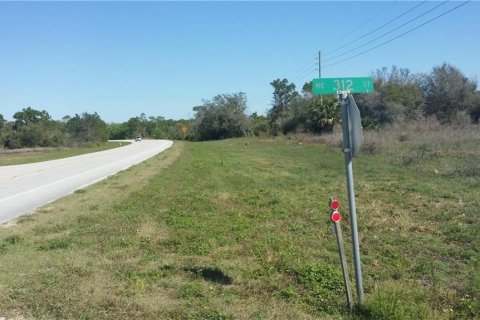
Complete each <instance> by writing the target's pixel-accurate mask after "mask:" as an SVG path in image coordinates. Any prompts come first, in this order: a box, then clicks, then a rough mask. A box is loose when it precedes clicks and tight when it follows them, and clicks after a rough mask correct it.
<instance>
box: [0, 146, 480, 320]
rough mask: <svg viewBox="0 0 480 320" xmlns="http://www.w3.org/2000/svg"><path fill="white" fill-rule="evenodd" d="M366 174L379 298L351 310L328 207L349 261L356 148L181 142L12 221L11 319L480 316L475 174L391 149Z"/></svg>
mask: <svg viewBox="0 0 480 320" xmlns="http://www.w3.org/2000/svg"><path fill="white" fill-rule="evenodd" d="M174 160H176V161H174ZM166 166H168V168H167V169H165V167H166ZM354 174H355V179H356V180H355V182H356V191H357V206H358V208H357V210H358V215H359V218H358V219H359V228H360V241H361V251H362V259H363V268H364V286H365V293H366V305H365V306H364V307H363V308H358V309H357V310H356V311H355V313H354V314H353V315H350V314H349V313H347V312H346V309H345V298H344V293H343V285H342V278H341V272H340V266H339V262H338V253H337V248H336V242H335V238H334V235H333V233H332V228H331V224H330V222H329V220H328V209H327V201H328V198H329V197H330V196H336V197H338V198H339V199H340V201H341V203H342V206H341V211H342V212H343V213H344V221H343V223H342V226H343V228H344V234H345V236H346V238H347V239H346V240H347V252H348V255H349V261H350V262H351V259H350V257H351V244H350V242H349V241H348V240H349V224H348V223H349V221H348V210H347V209H346V207H347V202H346V194H345V179H344V176H345V174H344V164H343V155H342V153H341V151H340V150H338V149H329V148H326V147H324V146H321V145H319V144H317V143H313V142H312V143H308V142H303V143H300V142H299V141H298V140H296V139H291V140H286V139H269V140H267V139H265V140H256V139H250V140H245V139H238V140H226V141H220V142H205V143H176V144H175V145H174V147H173V149H172V150H169V151H167V152H166V153H165V154H162V155H160V156H159V157H156V158H154V159H151V160H148V161H147V162H145V163H143V164H141V165H139V166H136V167H134V168H131V169H129V170H127V171H126V172H123V173H121V174H120V175H117V176H115V177H113V178H111V179H108V180H106V181H103V182H101V183H99V184H97V185H95V186H93V187H91V188H88V189H86V190H85V191H84V192H78V193H76V194H74V195H72V196H70V197H67V198H65V199H62V200H60V201H57V202H55V203H53V204H51V205H49V206H48V207H46V208H43V209H41V210H40V211H39V212H38V213H36V214H35V215H29V216H26V217H25V218H23V219H22V220H23V221H20V222H19V223H18V224H17V225H16V226H13V227H10V228H6V229H2V230H0V270H1V272H0V290H1V291H2V293H4V294H3V295H2V297H1V298H0V310H2V312H3V313H4V314H0V315H5V316H7V317H15V316H16V317H19V318H21V317H23V318H27V319H28V318H40V319H42V318H43V319H50V318H61V319H99V318H104V319H124V318H130V317H131V318H139V319H319V318H320V319H342V318H345V319H349V318H354V319H357V318H358V319H474V318H475V317H478V316H479V314H480V312H479V308H480V306H479V303H478V301H479V292H480V275H479V271H478V270H479V268H478V267H479V265H478V264H479V262H478V261H479V253H478V250H479V249H478V247H479V246H478V240H479V237H480V235H479V228H478V226H479V223H480V221H479V220H480V218H479V216H478V215H477V214H476V212H477V211H476V210H477V209H476V208H478V205H479V200H478V196H477V195H478V187H479V186H478V182H475V180H474V179H471V177H470V178H469V179H468V180H465V179H464V178H462V177H446V176H443V175H438V174H435V173H434V172H432V173H430V172H428V171H424V170H416V169H415V168H412V167H410V166H399V165H398V164H397V162H396V160H395V158H394V157H391V156H382V155H378V154H376V155H363V156H360V157H358V158H357V159H355V162H354Z"/></svg>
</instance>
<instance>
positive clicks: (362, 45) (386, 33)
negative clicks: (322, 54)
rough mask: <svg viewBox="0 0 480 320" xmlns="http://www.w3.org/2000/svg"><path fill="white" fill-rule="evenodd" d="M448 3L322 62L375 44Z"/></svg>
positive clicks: (443, 3) (442, 3)
mask: <svg viewBox="0 0 480 320" xmlns="http://www.w3.org/2000/svg"><path fill="white" fill-rule="evenodd" d="M449 1H450V0H446V1H443V2H441V3H440V4H439V5H437V6H435V7H433V8H431V9H429V10H427V11H425V12H424V13H422V14H420V15H418V16H416V17H414V18H412V19H410V20H408V21H407V22H405V23H403V24H401V25H400V26H398V27H396V28H394V29H392V30H390V31H388V32H385V33H383V34H382V35H380V36H378V37H376V38H375V39H372V40H370V41H367V42H365V43H364V44H361V45H359V46H357V47H355V48H353V49H350V50H348V51H345V52H343V53H341V54H338V55H335V56H333V57H331V58H328V59H325V60H322V62H327V61H330V60H333V59H336V58H338V57H341V56H344V55H346V54H348V53H350V52H353V51H355V50H358V49H360V48H363V47H365V46H367V45H369V44H370V43H373V42H375V41H377V40H379V39H381V38H383V37H385V36H388V35H389V34H392V33H393V32H395V31H397V30H399V29H401V28H403V27H405V26H406V25H408V24H410V23H412V22H414V21H415V20H418V19H420V18H421V17H423V16H425V15H427V14H429V13H430V12H432V11H434V10H436V9H438V8H439V7H441V6H443V5H445V4H447V2H449Z"/></svg>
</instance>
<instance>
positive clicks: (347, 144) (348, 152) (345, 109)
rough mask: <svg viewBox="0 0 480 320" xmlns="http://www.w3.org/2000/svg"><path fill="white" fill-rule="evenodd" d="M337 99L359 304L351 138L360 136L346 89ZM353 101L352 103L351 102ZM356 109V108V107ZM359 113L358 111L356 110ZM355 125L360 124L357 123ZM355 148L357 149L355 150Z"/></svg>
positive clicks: (359, 284) (361, 295)
mask: <svg viewBox="0 0 480 320" xmlns="http://www.w3.org/2000/svg"><path fill="white" fill-rule="evenodd" d="M338 99H339V103H340V107H341V112H342V129H343V153H344V155H345V171H346V176H347V191H348V205H349V209H350V225H351V229H352V246H353V263H354V267H355V284H356V289H357V296H358V301H359V303H360V304H363V303H364V297H363V281H362V265H361V262H360V246H359V241H358V227H357V210H356V206H355V190H354V188H353V169H352V155H353V154H354V153H355V154H357V153H358V151H359V149H360V145H358V146H354V145H353V144H352V142H351V141H352V140H357V141H360V142H361V137H356V136H355V137H353V138H352V133H353V135H355V134H356V132H355V131H352V128H351V127H354V126H352V125H351V122H352V120H356V121H359V120H360V119H354V116H353V117H352V116H351V115H352V114H354V113H356V110H355V111H350V110H349V109H351V108H356V107H357V106H356V104H355V101H354V100H353V97H352V96H351V95H350V93H349V92H348V91H342V92H338ZM351 101H353V104H352V103H351ZM357 109H358V108H357ZM358 114H360V112H358ZM356 126H357V127H358V126H360V127H361V124H360V125H359V124H358V123H357V124H356ZM354 148H357V149H358V150H355V149H354Z"/></svg>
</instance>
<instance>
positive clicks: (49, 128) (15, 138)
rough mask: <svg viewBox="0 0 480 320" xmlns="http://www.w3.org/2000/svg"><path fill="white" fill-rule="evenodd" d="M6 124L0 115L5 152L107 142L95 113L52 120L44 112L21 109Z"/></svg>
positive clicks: (1, 138)
mask: <svg viewBox="0 0 480 320" xmlns="http://www.w3.org/2000/svg"><path fill="white" fill-rule="evenodd" d="M13 119H14V120H13V121H6V120H5V119H4V117H3V115H1V114H0V146H3V147H4V148H7V149H18V148H30V147H64V146H74V145H80V144H88V143H103V142H106V141H107V140H108V137H109V135H108V130H107V124H106V123H105V122H104V121H103V120H102V119H101V118H100V116H99V115H98V114H97V113H93V114H89V113H82V114H81V115H78V114H75V115H74V116H73V117H71V116H66V117H64V118H63V119H62V121H57V120H53V119H52V118H51V117H50V115H49V114H48V112H47V111H45V110H42V111H40V110H36V109H33V108H31V107H28V108H24V109H22V110H21V111H18V112H16V113H15V114H14V115H13Z"/></svg>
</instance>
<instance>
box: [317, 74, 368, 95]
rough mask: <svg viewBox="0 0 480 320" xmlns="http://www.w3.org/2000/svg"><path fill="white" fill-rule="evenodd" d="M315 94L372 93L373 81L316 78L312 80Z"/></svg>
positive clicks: (361, 78)
mask: <svg viewBox="0 0 480 320" xmlns="http://www.w3.org/2000/svg"><path fill="white" fill-rule="evenodd" d="M312 89H313V90H312V91H313V94H333V93H337V91H349V92H350V93H372V92H373V79H372V78H370V77H357V78H316V79H313V80H312Z"/></svg>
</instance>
